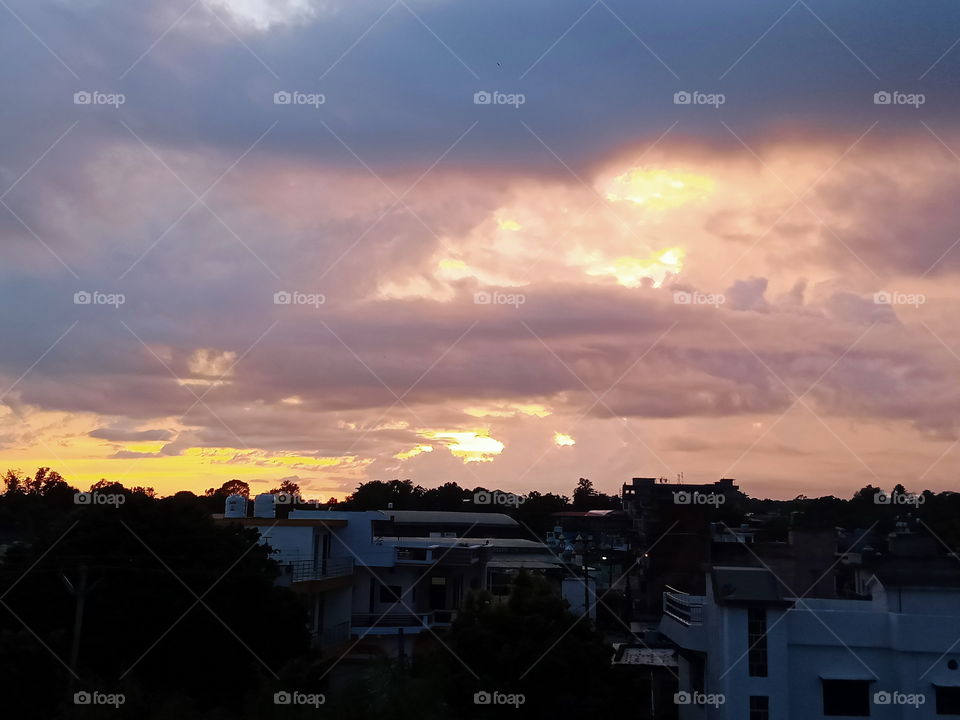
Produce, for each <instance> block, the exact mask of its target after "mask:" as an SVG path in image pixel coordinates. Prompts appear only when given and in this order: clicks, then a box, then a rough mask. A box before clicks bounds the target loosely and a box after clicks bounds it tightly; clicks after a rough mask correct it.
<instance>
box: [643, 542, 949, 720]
mask: <svg viewBox="0 0 960 720" xmlns="http://www.w3.org/2000/svg"><path fill="white" fill-rule="evenodd" d="M904 560H905V561H904V562H899V563H893V564H890V565H889V566H888V567H887V568H886V569H878V570H866V569H863V570H861V571H860V572H861V573H862V574H863V575H864V576H865V577H866V579H865V580H864V583H863V586H864V587H865V588H866V590H867V591H868V592H869V594H870V599H858V600H847V599H818V598H794V597H785V596H784V594H783V589H784V588H783V585H782V584H781V583H780V582H779V581H778V580H777V579H776V577H775V576H774V575H773V574H772V573H771V572H770V571H769V570H767V569H765V568H755V567H714V568H713V569H712V571H711V572H710V574H709V575H708V578H707V594H706V596H692V595H686V594H683V593H678V592H665V593H664V597H663V611H664V614H663V618H662V620H661V623H660V630H661V632H662V633H663V634H665V635H667V636H668V637H669V638H670V639H671V640H673V642H675V643H676V644H677V646H678V648H679V655H680V661H679V668H678V670H679V687H680V692H679V693H678V695H677V697H676V701H677V702H678V705H679V707H678V710H679V718H680V720H692V719H694V718H731V719H733V718H736V719H737V720H747V719H749V720H768V719H775V720H814V719H815V718H827V717H876V718H890V719H893V718H916V719H917V720H921V719H922V718H940V717H951V716H953V717H957V716H960V666H958V663H960V563H955V558H930V559H926V560H921V559H919V558H911V559H909V561H906V559H904ZM951 562H953V563H954V565H955V566H954V565H951V564H950V563H951Z"/></svg>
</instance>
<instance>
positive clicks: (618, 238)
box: [0, 0, 960, 498]
mask: <svg viewBox="0 0 960 720" xmlns="http://www.w3.org/2000/svg"><path fill="white" fill-rule="evenodd" d="M958 28H960V6H958V5H957V4H956V3H955V2H945V1H941V0H929V1H928V2H925V3H922V4H907V3H902V2H901V3H895V2H887V1H883V0H870V1H869V2H867V1H865V0H849V1H845V2H843V3H836V2H827V1H826V0H796V1H795V2H792V4H791V2H790V1H789V0H783V1H781V0H776V1H771V0H768V1H766V2H759V1H758V0H726V1H725V2H722V3H718V2H716V0H671V1H670V2H666V1H656V2H650V1H647V0H644V2H625V1H620V0H596V2H590V0H584V1H582V2H580V1H578V2H556V1H555V0H554V1H553V2H547V1H546V0H528V1H527V2H522V3H517V2H515V1H511V0H488V1H486V2H483V3H470V2H455V1H454V0H396V1H395V2H390V1H384V0H376V1H373V0H369V1H368V0H350V1H349V2H346V1H343V2H341V1H340V0H163V1H162V2H161V0H127V1H126V2H123V3H115V2H105V1H100V0H43V1H42V2H37V0H4V2H0V67H2V68H3V70H2V72H3V75H4V83H3V88H4V90H3V92H4V98H3V102H2V103H0V248H2V254H0V301H2V304H3V308H4V310H3V312H2V313H0V333H2V335H0V336H2V338H3V342H2V344H0V467H2V468H19V469H21V470H23V471H25V472H32V470H33V469H34V468H36V467H38V466H41V465H43V466H51V467H53V468H54V469H56V470H58V471H59V472H61V473H62V474H63V475H64V476H65V477H66V478H67V479H68V480H69V481H71V482H72V483H73V484H74V485H76V486H81V487H86V486H89V485H90V484H91V483H93V482H96V481H97V480H98V479H100V478H108V479H110V480H115V481H119V482H123V483H124V484H126V485H149V486H152V487H154V488H156V489H157V491H158V492H159V493H161V494H169V493H172V492H175V491H177V490H180V489H189V490H194V491H203V490H205V489H206V488H208V487H213V486H219V485H220V484H221V483H222V482H224V481H225V480H227V479H231V478H239V479H242V480H245V481H247V482H249V483H251V487H252V489H253V490H254V491H255V492H257V491H265V490H267V489H269V488H270V487H274V486H275V485H277V484H278V483H279V481H280V480H281V479H285V478H289V479H294V480H296V481H297V482H299V483H300V485H301V487H302V488H303V489H304V494H305V495H306V496H308V497H318V498H328V497H339V498H342V497H344V496H345V495H346V494H348V493H349V492H350V491H351V490H352V489H353V488H355V487H356V485H357V484H358V483H360V482H363V481H366V480H371V479H381V480H390V479H393V478H410V479H412V480H413V481H414V482H416V483H419V484H421V485H424V486H425V487H434V486H437V485H439V484H442V483H444V482H449V481H455V482H458V483H459V484H460V485H462V486H466V487H475V486H478V485H482V486H485V487H498V488H501V489H503V490H508V491H515V492H526V491H529V490H531V489H537V490H540V491H542V492H546V491H552V492H565V493H567V494H569V493H570V492H571V490H572V488H573V487H574V486H575V484H576V480H577V478H579V477H589V478H591V479H592V480H593V481H594V484H595V486H596V487H598V488H599V489H601V490H603V491H605V492H617V491H618V489H619V487H620V484H621V483H623V482H627V481H628V480H629V478H631V477H635V476H657V477H667V478H671V479H673V478H675V477H677V476H678V475H680V474H681V473H682V474H683V477H684V478H685V479H686V480H688V481H698V482H709V481H713V480H716V479H719V478H721V477H734V478H737V480H738V482H739V484H740V486H741V488H742V489H744V490H745V491H746V492H748V493H750V494H751V495H755V496H766V497H777V498H792V497H794V496H796V495H798V494H805V495H810V496H819V495H825V494H837V495H841V496H849V495H850V494H852V493H853V492H854V491H855V490H856V489H858V488H860V487H863V486H864V485H867V484H873V485H878V486H882V487H887V488H890V487H892V486H893V485H894V484H896V483H903V484H904V485H905V486H906V487H907V488H908V489H910V490H918V489H921V488H930V489H934V490H946V489H956V488H957V472H956V470H957V462H958V459H960V451H958V450H957V448H956V446H957V443H958V438H960V435H958V431H960V422H958V421H960V415H958V410H960V383H958V380H960V325H958V323H957V322H956V318H957V317H958V313H960V286H958V283H957V280H958V273H960V248H958V247H957V245H958V244H960V206H958V204H957V203H956V198H957V196H958V193H960V133H958V129H960V128H958V123H957V118H958V109H960V89H958V87H957V85H956V83H955V78H956V77H957V75H958V72H960V30H958Z"/></svg>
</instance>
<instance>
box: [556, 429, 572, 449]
mask: <svg viewBox="0 0 960 720" xmlns="http://www.w3.org/2000/svg"><path fill="white" fill-rule="evenodd" d="M553 444H554V445H556V446H557V447H566V446H569V445H576V444H577V441H576V440H574V439H573V438H572V437H571V436H570V435H567V434H565V433H562V432H555V433H554V434H553Z"/></svg>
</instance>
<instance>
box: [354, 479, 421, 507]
mask: <svg viewBox="0 0 960 720" xmlns="http://www.w3.org/2000/svg"><path fill="white" fill-rule="evenodd" d="M425 492H426V491H425V490H424V489H423V488H422V487H420V486H419V485H416V486H414V484H413V482H412V481H411V480H391V481H390V482H383V481H382V480H371V481H370V482H366V483H360V485H358V486H357V489H356V490H354V492H353V494H352V495H350V497H348V498H347V499H346V501H345V503H344V504H345V505H346V506H347V507H346V508H344V509H346V510H386V509H387V508H389V507H391V506H392V507H393V509H394V510H417V509H419V508H421V507H422V501H423V496H424V494H425Z"/></svg>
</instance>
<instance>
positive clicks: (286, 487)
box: [270, 479, 300, 498]
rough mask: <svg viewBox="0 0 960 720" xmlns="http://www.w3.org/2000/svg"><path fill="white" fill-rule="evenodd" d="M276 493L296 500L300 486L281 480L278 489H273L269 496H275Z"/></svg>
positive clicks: (287, 480) (290, 481)
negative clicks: (287, 495) (284, 494)
mask: <svg viewBox="0 0 960 720" xmlns="http://www.w3.org/2000/svg"><path fill="white" fill-rule="evenodd" d="M277 493H287V494H289V495H292V496H293V497H295V498H298V497H300V485H299V483H296V482H294V481H293V480H290V479H286V480H281V481H280V487H275V488H274V489H273V490H271V491H270V494H271V495H276V494H277Z"/></svg>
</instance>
